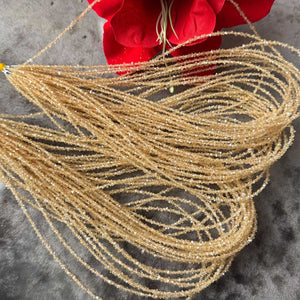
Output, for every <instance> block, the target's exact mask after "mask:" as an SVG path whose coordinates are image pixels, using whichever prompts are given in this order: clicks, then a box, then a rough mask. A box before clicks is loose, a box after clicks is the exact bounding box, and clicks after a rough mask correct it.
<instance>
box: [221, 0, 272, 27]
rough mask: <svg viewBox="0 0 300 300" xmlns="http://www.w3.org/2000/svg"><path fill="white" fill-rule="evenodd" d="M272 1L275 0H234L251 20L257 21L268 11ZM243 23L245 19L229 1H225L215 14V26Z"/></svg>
mask: <svg viewBox="0 0 300 300" xmlns="http://www.w3.org/2000/svg"><path fill="white" fill-rule="evenodd" d="M274 1H275V0H235V2H236V3H237V4H238V5H239V6H240V8H241V10H242V11H243V12H244V13H245V15H246V16H247V18H248V19H249V20H250V21H251V22H256V21H259V20H260V19H262V18H263V17H265V16H266V15H267V14H268V13H269V12H270V10H271V7H272V5H273V3H274ZM245 23H246V21H245V20H244V19H243V17H242V16H241V15H240V14H239V12H238V11H237V9H236V8H235V6H234V5H233V4H231V3H230V2H229V1H226V2H225V5H224V7H223V9H222V10H221V12H220V13H219V14H218V15H217V28H226V27H227V28H228V27H232V26H236V25H240V24H245Z"/></svg>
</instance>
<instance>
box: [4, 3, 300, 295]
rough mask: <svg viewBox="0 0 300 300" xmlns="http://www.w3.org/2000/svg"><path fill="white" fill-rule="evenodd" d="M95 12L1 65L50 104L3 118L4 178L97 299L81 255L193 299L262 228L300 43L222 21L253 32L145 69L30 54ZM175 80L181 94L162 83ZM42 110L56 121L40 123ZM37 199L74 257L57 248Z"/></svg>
mask: <svg viewBox="0 0 300 300" xmlns="http://www.w3.org/2000/svg"><path fill="white" fill-rule="evenodd" d="M96 2H98V1H96ZM89 9H90V7H89V8H88V9H87V10H86V11H85V12H84V13H83V14H82V15H81V16H80V17H79V18H77V19H76V20H75V21H74V22H73V23H72V24H71V25H70V26H69V27H68V28H67V29H66V30H65V31H64V32H63V33H62V34H61V35H59V36H58V38H57V39H56V40H55V41H54V42H52V43H50V44H49V45H48V46H47V47H46V48H45V49H43V50H42V51H40V52H39V53H38V55H36V56H35V57H33V58H32V59H31V60H29V61H28V62H27V63H25V64H23V65H18V66H13V67H6V66H4V65H1V68H2V70H3V71H4V73H5V74H6V77H7V79H8V80H9V81H10V82H11V84H12V85H13V86H14V87H15V88H16V89H17V90H18V91H19V92H20V93H21V94H22V95H23V96H25V97H26V98H27V99H28V100H29V101H31V102H32V103H33V104H35V105H36V106H37V107H39V108H40V112H39V113H36V114H31V115H24V116H11V115H4V114H2V115H0V118H1V123H0V140H1V151H0V180H1V181H2V182H4V183H5V184H6V185H7V186H8V187H9V188H10V189H11V191H12V192H13V194H14V195H15V197H16V199H17V201H18V203H19V204H20V206H21V208H22V209H23V211H24V213H25V214H26V216H27V217H28V219H29V221H30V223H31V224H32V226H33V228H34V230H35V231H36V233H37V235H38V236H39V238H40V239H41V240H42V242H43V244H44V245H45V247H46V248H47V249H48V250H49V251H50V253H51V254H52V255H53V256H54V258H55V259H56V260H57V261H58V263H59V264H60V265H61V267H62V268H63V269H64V270H65V271H66V273H67V274H68V275H70V276H71V278H72V279H73V280H74V281H75V282H76V283H77V284H78V285H79V286H80V287H81V288H83V289H84V290H85V291H86V292H87V293H88V294H89V295H90V296H92V297H93V298H97V299H100V296H101V295H99V296H98V295H96V294H95V292H93V289H92V287H90V286H89V283H88V282H84V280H83V279H81V278H78V277H77V275H76V273H74V270H73V269H74V268H73V267H72V264H69V258H70V257H73V258H74V262H76V263H78V264H79V265H81V266H82V268H86V269H87V270H88V272H91V273H92V274H93V275H95V276H97V277H99V278H101V279H103V280H104V281H106V282H108V283H109V284H111V285H114V286H116V287H117V288H121V289H124V290H126V291H128V292H131V293H134V294H137V295H139V296H147V297H151V298H179V297H186V298H189V297H192V296H193V295H194V294H195V293H198V292H199V291H201V290H202V289H204V288H205V287H207V286H208V285H209V284H211V283H212V282H213V281H215V280H217V279H218V278H219V277H220V276H222V274H224V272H225V271H226V270H227V269H228V267H229V266H230V263H231V262H232V260H233V258H234V256H235V255H236V254H237V253H238V252H239V251H240V250H241V249H242V248H243V247H244V246H245V245H247V244H248V243H249V242H251V241H252V239H253V238H254V235H255V231H256V214H255V208H254V203H253V197H254V196H255V195H257V194H258V193H259V192H260V191H261V190H262V189H263V188H264V187H265V186H266V184H267V182H268V180H269V173H268V170H269V167H270V166H271V165H272V164H273V163H274V162H275V161H277V160H278V159H279V158H280V157H281V156H282V155H283V154H284V153H285V152H286V150H287V149H288V147H289V146H290V145H291V143H292V141H293V138H294V129H293V127H292V125H291V123H292V121H293V120H294V119H296V118H297V117H298V115H299V99H300V98H299V94H300V90H299V76H300V74H299V70H298V69H297V68H296V67H295V66H293V65H292V64H291V63H289V62H288V61H286V60H285V59H284V58H283V57H282V56H281V54H280V53H279V52H278V50H277V48H278V47H283V48H286V49H288V50H290V51H291V52H293V53H294V54H295V55H297V56H298V57H299V54H300V53H299V51H298V50H296V49H294V48H292V47H290V46H288V45H285V44H282V43H280V42H272V41H266V40H264V39H261V38H260V37H259V36H257V35H250V34H246V33H238V32H223V33H214V34H213V35H222V36H230V37H231V38H234V37H238V38H244V39H246V40H247V43H246V44H244V45H242V46H237V47H235V48H231V49H219V50H214V51H210V52H207V53H195V54H192V55H187V56H182V57H181V58H180V59H178V58H166V57H165V58H164V59H162V57H157V58H155V59H153V60H152V61H149V62H144V63H140V64H138V65H136V66H135V65H132V64H130V65H118V66H40V65H32V64H29V62H31V61H32V60H33V59H35V58H36V57H38V56H39V55H40V54H42V53H43V52H44V51H45V50H47V49H48V48H50V47H51V46H52V45H53V43H55V42H56V41H57V40H58V39H59V38H60V37H61V36H62V35H63V34H64V33H65V32H66V31H68V30H69V29H70V28H71V27H72V26H73V25H74V24H75V23H76V22H77V21H78V20H79V19H80V18H81V17H82V16H83V15H84V14H85V13H86V12H87V11H88V10H89ZM200 38H203V37H200ZM181 46H182V45H180V46H179V47H181ZM164 56H165V55H164ZM211 70H214V72H215V73H214V75H206V76H199V74H201V73H203V74H207V71H211ZM115 72H121V73H124V72H127V74H125V75H122V76H119V77H114V76H111V75H112V74H114V73H115ZM170 87H174V89H175V91H177V92H176V94H171V95H170V94H169V93H168V92H165V93H162V91H164V90H168V89H169V88H170ZM153 98H155V99H156V100H157V99H158V100H157V101H152V99H153ZM41 116H44V117H46V118H47V120H48V121H50V122H51V126H49V127H43V126H41V125H32V124H33V123H34V122H33V120H34V119H35V118H39V117H41ZM30 207H33V208H35V209H36V211H38V212H40V214H42V215H43V217H44V218H45V220H46V222H47V223H48V225H49V227H50V228H51V229H52V230H53V232H54V233H55V235H56V236H57V238H58V240H59V241H60V243H61V245H62V246H63V247H65V248H66V249H67V250H68V253H69V256H68V257H67V258H66V257H63V255H58V254H56V253H55V250H53V249H52V248H53V246H51V245H50V244H51V242H49V241H48V238H47V237H45V236H43V234H42V233H41V231H40V230H39V226H38V225H37V224H36V223H35V221H34V214H32V210H31V209H29V208H30ZM62 224H64V226H65V227H62ZM62 228H68V229H69V231H70V232H72V233H73V237H75V238H76V239H77V241H78V245H79V246H76V247H74V243H73V241H70V240H69V239H68V237H67V235H66V234H64V232H65V230H62ZM82 249H85V251H86V252H84V253H89V255H90V256H91V257H93V263H90V261H88V260H86V256H85V255H83V254H82V253H83V252H82ZM99 266H102V269H101V268H100V267H99ZM103 268H104V269H106V270H107V272H100V271H99V270H100V269H101V270H103Z"/></svg>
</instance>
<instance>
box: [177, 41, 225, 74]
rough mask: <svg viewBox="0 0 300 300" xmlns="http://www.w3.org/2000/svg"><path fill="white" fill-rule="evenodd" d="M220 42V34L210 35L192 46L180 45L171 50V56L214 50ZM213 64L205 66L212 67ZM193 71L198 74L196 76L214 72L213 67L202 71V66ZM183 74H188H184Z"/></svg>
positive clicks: (219, 45)
mask: <svg viewBox="0 0 300 300" xmlns="http://www.w3.org/2000/svg"><path fill="white" fill-rule="evenodd" d="M221 44H222V37H221V36H215V37H210V38H208V39H207V40H205V41H204V42H202V43H199V44H196V45H192V46H184V47H180V48H179V49H177V50H175V51H174V52H172V53H171V54H172V56H181V55H188V54H192V53H200V52H206V51H210V50H216V49H219V48H220V47H221ZM214 66H215V65H214V64H211V65H209V66H207V67H214ZM194 71H195V73H194V74H193V75H194V76H195V75H198V76H206V75H213V74H214V73H215V69H212V70H208V71H203V68H201V67H200V68H198V69H195V70H194ZM185 75H188V73H187V74H185Z"/></svg>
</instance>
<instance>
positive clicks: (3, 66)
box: [0, 63, 6, 72]
mask: <svg viewBox="0 0 300 300" xmlns="http://www.w3.org/2000/svg"><path fill="white" fill-rule="evenodd" d="M5 67H6V65H5V64H2V63H0V72H2V71H3V70H4V68H5Z"/></svg>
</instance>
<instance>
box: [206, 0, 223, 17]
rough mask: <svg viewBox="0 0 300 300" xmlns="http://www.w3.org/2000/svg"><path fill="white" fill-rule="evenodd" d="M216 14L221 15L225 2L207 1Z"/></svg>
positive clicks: (219, 0) (218, 0)
mask: <svg viewBox="0 0 300 300" xmlns="http://www.w3.org/2000/svg"><path fill="white" fill-rule="evenodd" d="M207 2H208V3H209V4H210V6H211V7H212V8H213V10H214V11H215V13H216V14H217V13H219V12H220V11H221V9H222V8H223V6H224V3H225V0H207Z"/></svg>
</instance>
